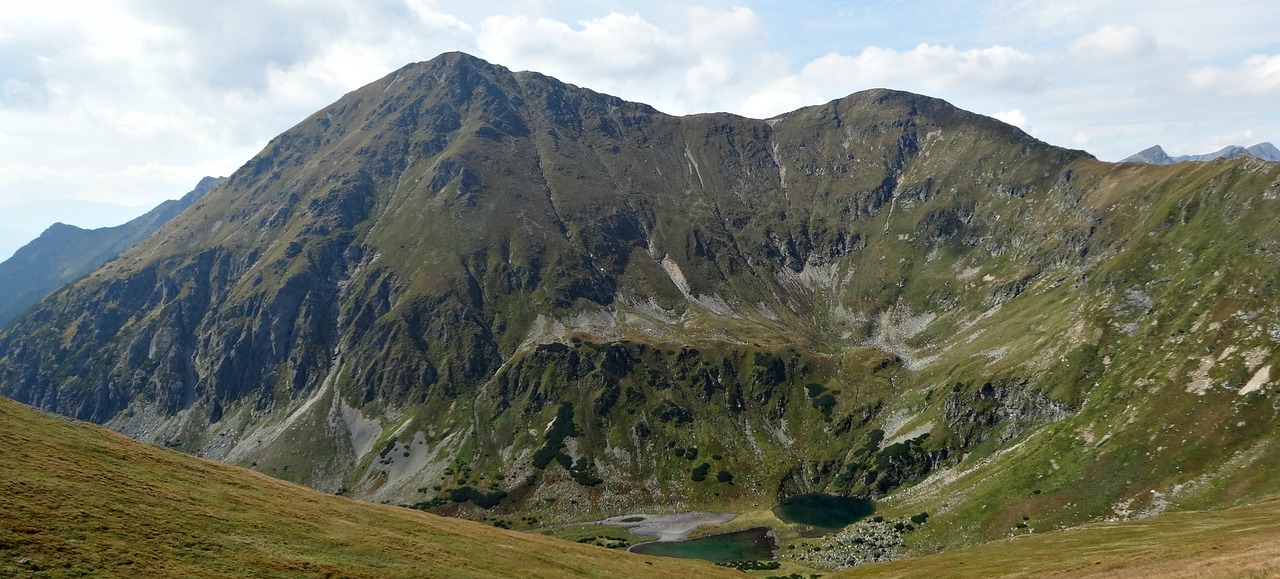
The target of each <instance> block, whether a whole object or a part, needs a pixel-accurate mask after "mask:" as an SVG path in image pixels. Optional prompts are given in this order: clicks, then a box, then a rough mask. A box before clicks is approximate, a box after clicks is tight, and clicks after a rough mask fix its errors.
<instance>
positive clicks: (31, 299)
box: [0, 177, 222, 327]
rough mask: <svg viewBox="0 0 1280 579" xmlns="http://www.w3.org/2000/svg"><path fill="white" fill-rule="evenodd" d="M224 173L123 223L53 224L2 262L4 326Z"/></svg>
mask: <svg viewBox="0 0 1280 579" xmlns="http://www.w3.org/2000/svg"><path fill="white" fill-rule="evenodd" d="M221 181H222V178H220V177H218V178H215V177H204V178H203V179H201V180H200V182H199V183H197V184H196V186H195V188H194V189H192V190H191V191H190V192H188V193H186V194H184V195H183V196H182V197H181V198H179V199H170V200H167V201H164V202H162V203H160V204H159V205H157V206H156V207H154V208H152V209H151V210H150V211H148V212H146V213H144V214H143V215H140V216H138V217H136V218H134V219H131V220H129V221H128V222H126V223H123V224H121V225H116V226H112V227H100V228H97V229H83V228H80V227H76V226H74V225H67V224H65V223H60V222H59V223H54V224H53V225H51V226H49V228H48V229H46V230H45V231H44V232H43V233H41V234H40V236H39V237H37V238H36V239H34V240H32V241H31V242H29V243H27V244H26V245H23V246H22V247H21V248H19V249H18V251H17V252H15V253H14V254H13V256H11V257H10V258H9V259H6V260H4V261H3V262H0V280H4V281H3V283H0V327H3V326H4V325H5V324H7V323H8V322H9V321H10V320H12V319H13V318H15V317H16V316H17V315H18V314H20V313H22V311H23V310H25V309H27V308H28V307H30V306H31V305H32V304H34V303H36V301H38V300H39V299H40V298H41V297H44V295H45V294H48V293H49V292H51V291H53V290H55V289H58V288H59V287H61V286H62V285H64V284H66V283H68V282H70V281H73V280H75V279H76V278H79V277H80V276H82V275H85V274H87V273H89V272H90V271H92V270H93V269H95V268H97V267H98V266H99V265H102V264H103V263H106V262H107V261H109V260H111V259H113V258H115V257H116V256H118V255H120V253H122V252H124V251H125V250H127V249H128V248H130V247H132V246H133V245H134V244H136V243H138V242H139V241H142V239H143V238H145V237H146V236H148V235H150V234H151V233H152V232H153V231H155V230H156V229H158V228H159V227H160V226H161V225H163V224H164V223H165V222H167V221H168V220H170V219H172V218H173V217H174V216H176V215H177V214H178V213H181V212H182V211H183V210H184V209H186V208H187V207H190V206H191V204H192V203H195V202H196V200H197V199H199V198H200V197H202V196H204V195H205V194H206V193H208V192H209V190H211V189H213V187H214V186H216V185H217V184H218V183H220V182H221Z"/></svg>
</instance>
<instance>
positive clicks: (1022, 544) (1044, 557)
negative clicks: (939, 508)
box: [834, 497, 1280, 579]
mask: <svg viewBox="0 0 1280 579" xmlns="http://www.w3.org/2000/svg"><path fill="white" fill-rule="evenodd" d="M1277 536H1280V497H1271V498H1268V499H1266V500H1263V501H1260V502H1258V503H1256V504H1252V505H1247V506H1240V507H1234V508H1230V509H1225V510H1222V511H1199V512H1179V513H1166V514H1163V515H1159V516H1156V517H1152V518H1149V519H1143V520H1140V521H1129V522H1124V523H1104V524H1096V525H1087V526H1084V527H1080V528H1076V529H1072V530H1067V531H1054V532H1049V533H1042V534H1036V535H1024V536H1020V537H1018V538H1016V539H1012V540H1004V541H996V542H994V543H988V544H985V545H980V546H977V547H971V548H967V549H959V550H955V551H950V552H946V553H940V554H936V555H930V556H927V557H921V558H918V559H910V560H906V561H896V562H893V563H885V564H876V565H869V566H865V567H857V568H853V569H849V570H846V571H844V572H842V573H838V574H836V575H834V577H841V578H849V579H852V578H858V577H941V576H946V577H996V576H1038V577H1039V576H1054V575H1056V576H1069V577H1205V576H1212V577H1224V576H1230V577H1275V576H1277V575H1278V574H1280V542H1277V541H1276V537H1277Z"/></svg>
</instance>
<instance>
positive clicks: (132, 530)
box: [0, 399, 741, 578]
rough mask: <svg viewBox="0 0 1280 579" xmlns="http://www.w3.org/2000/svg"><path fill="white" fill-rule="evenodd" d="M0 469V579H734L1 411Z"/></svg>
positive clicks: (13, 408) (693, 565)
mask: <svg viewBox="0 0 1280 579" xmlns="http://www.w3.org/2000/svg"><path fill="white" fill-rule="evenodd" d="M0 456H3V457H4V460H5V468H4V469H2V470H0V488H3V489H4V490H5V492H4V493H3V494H0V507H2V508H0V575H3V576H5V577H66V576H92V577H299V576H340V577H469V578H481V577H514V576H517V575H518V576H520V577H565V576H570V575H571V576H575V577H624V576H625V577H693V576H696V577H720V576H723V577H732V576H734V575H737V576H739V577H741V574H738V573H737V572H735V571H730V570H728V569H723V568H720V567H716V566H714V565H712V564H710V563H705V562H698V561H689V560H681V559H664V558H661V557H643V556H640V555H634V554H623V553H619V552H616V551H613V550H610V549H601V548H598V547H591V546H587V545H579V544H576V543H571V542H568V541H561V540H557V539H552V538H550V537H544V536H541V535H534V534H527V533H515V532H511V531H504V530H502V529H497V528H494V527H493V526H491V525H486V524H481V523H474V522H471V521H459V520H456V519H443V518H441V517H438V516H435V515H431V514H428V513H422V512H418V511H414V510H410V509H405V508H400V507H392V506H386V505H379V504H374V503H365V502H361V501H354V500H351V499H346V498H343V497H335V496H332V495H326V494H324V493H320V492H317V491H314V490H311V489H308V488H305V487H300V486H297V485H294V484H290V483H287V482H284V481H280V480H277V479H273V478H269V477H266V476H262V475H261V474H258V473H254V472H251V471H247V470H245V469H241V468H236V467H231V466H227V465H223V464H219V463H215V462H212V461H208V460H201V459H198V458H193V457H190V456H187V455H183V454H180V453H177V452H174V451H170V450H166V449H163V448H157V447H154V446H151V445H145V444H139V443H137V442H135V441H132V440H130V439H128V438H125V437H123V436H120V435H118V434H115V433H112V432H108V431H104V430H102V429H99V428H92V427H89V426H87V425H84V424H79V423H74V422H72V421H68V420H65V419H60V418H57V417H53V416H47V415H43V414H40V413H37V412H34V411H32V410H31V409H29V408H26V407H23V406H21V405H19V404H16V403H14V402H13V401H11V400H7V399H0ZM517 569H518V570H519V571H518V573H516V572H513V570H517Z"/></svg>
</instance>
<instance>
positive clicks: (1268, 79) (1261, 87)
mask: <svg viewBox="0 0 1280 579" xmlns="http://www.w3.org/2000/svg"><path fill="white" fill-rule="evenodd" d="M1187 78H1188V80H1189V81H1190V82H1191V86H1193V87H1195V88H1197V89H1200V90H1206V91H1212V92H1216V93H1220V94H1226V95H1247V96H1265V95H1274V94H1275V93H1277V92H1280V54H1277V55H1274V56H1267V55H1262V54H1256V55H1253V56H1250V57H1248V58H1246V59H1245V60H1244V62H1242V63H1240V66H1238V67H1236V68H1232V69H1226V68H1220V67H1216V66H1206V67H1201V68H1198V69H1195V70H1193V71H1191V73H1190V74H1188V75H1187Z"/></svg>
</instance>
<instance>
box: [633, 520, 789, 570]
mask: <svg viewBox="0 0 1280 579" xmlns="http://www.w3.org/2000/svg"><path fill="white" fill-rule="evenodd" d="M777 548H778V545H777V543H775V542H774V540H773V535H772V534H771V533H770V529H769V527H753V528H750V529H745V530H742V531H735V532H732V533H724V534H721V535H711V536H709V537H698V538H697V539H686V540H684V541H669V542H653V543H641V544H639V545H636V546H634V547H632V548H631V551H632V552H635V553H642V554H645V555H658V556H660V557H679V558H681V559H703V560H706V561H711V562H712V563H728V562H729V561H764V560H768V559H772V558H773V551H774V549H777Z"/></svg>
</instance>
